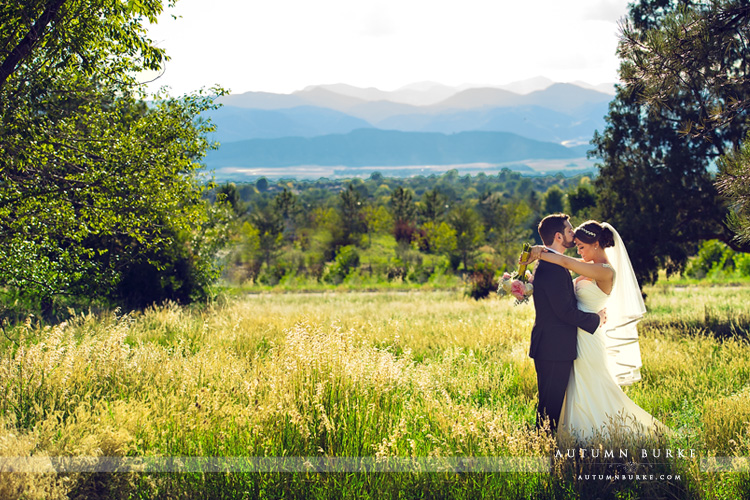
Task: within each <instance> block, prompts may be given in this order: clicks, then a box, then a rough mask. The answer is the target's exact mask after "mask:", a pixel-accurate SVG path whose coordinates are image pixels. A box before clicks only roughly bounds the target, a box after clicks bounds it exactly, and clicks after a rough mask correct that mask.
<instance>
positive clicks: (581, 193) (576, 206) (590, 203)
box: [567, 177, 597, 221]
mask: <svg viewBox="0 0 750 500" xmlns="http://www.w3.org/2000/svg"><path fill="white" fill-rule="evenodd" d="M567 198H568V207H569V208H570V216H571V217H574V218H576V219H578V220H581V221H584V220H588V219H591V218H592V217H593V210H594V208H595V207H596V202H597V196H596V190H595V189H594V186H593V185H592V184H591V181H590V179H589V178H588V177H584V178H583V179H581V182H580V184H578V186H576V187H574V188H573V189H571V190H570V191H568V194H567Z"/></svg>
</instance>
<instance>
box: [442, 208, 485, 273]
mask: <svg viewBox="0 0 750 500" xmlns="http://www.w3.org/2000/svg"><path fill="white" fill-rule="evenodd" d="M447 222H448V225H450V226H451V227H452V228H453V230H454V231H455V232H456V254H457V256H458V257H459V258H460V260H461V262H462V263H463V265H464V269H465V270H467V271H468V270H469V269H470V267H471V264H472V263H473V261H474V258H475V256H476V253H477V251H478V250H479V247H480V246H481V245H482V242H483V241H484V227H483V226H482V220H481V219H480V217H479V214H477V212H476V210H474V208H472V207H470V206H468V205H466V204H461V205H458V206H457V207H455V208H453V210H451V212H450V213H449V214H448V221H447Z"/></svg>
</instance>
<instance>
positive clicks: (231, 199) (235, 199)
mask: <svg viewBox="0 0 750 500" xmlns="http://www.w3.org/2000/svg"><path fill="white" fill-rule="evenodd" d="M216 200H217V201H219V202H223V203H228V204H229V206H231V207H232V211H233V212H234V215H235V216H237V217H239V216H241V215H244V213H245V212H246V211H247V206H246V205H245V203H244V202H243V201H242V198H241V197H240V192H239V190H238V189H237V184H235V183H234V182H226V183H224V184H222V185H221V186H219V187H217V188H216Z"/></svg>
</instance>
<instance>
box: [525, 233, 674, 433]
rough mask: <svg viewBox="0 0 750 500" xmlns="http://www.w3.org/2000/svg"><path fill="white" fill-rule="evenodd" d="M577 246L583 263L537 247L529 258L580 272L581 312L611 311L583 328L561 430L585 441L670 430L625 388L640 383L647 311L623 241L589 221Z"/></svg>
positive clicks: (578, 235) (577, 285)
mask: <svg viewBox="0 0 750 500" xmlns="http://www.w3.org/2000/svg"><path fill="white" fill-rule="evenodd" d="M574 242H575V244H576V247H577V249H578V254H579V255H580V256H581V259H574V258H572V257H568V256H565V255H562V254H559V253H556V252H552V251H549V250H548V249H547V248H546V247H543V246H535V247H532V249H531V255H530V257H529V259H528V260H527V262H533V261H534V260H537V259H541V260H545V261H547V262H550V263H552V264H557V265H560V266H562V267H565V268H566V269H569V270H570V271H573V272H575V273H577V274H579V275H580V276H579V277H578V278H576V280H575V293H576V298H577V299H578V308H579V309H581V310H583V311H587V312H596V311H599V310H601V309H603V308H605V307H606V308H607V317H608V320H607V324H606V325H603V326H601V327H600V328H599V329H598V330H597V331H596V332H595V333H594V334H593V335H591V334H589V333H587V332H584V331H582V330H581V329H580V328H579V329H578V356H577V358H576V359H575V361H574V362H573V373H572V374H571V377H570V379H569V381H568V387H567V390H566V394H565V401H564V402H563V408H562V413H561V416H560V423H559V428H560V430H562V431H563V432H567V433H569V434H571V435H573V436H574V437H576V438H577V439H579V440H581V441H587V440H590V439H591V438H593V437H595V436H597V435H606V434H608V433H610V434H612V435H614V434H621V431H622V430H626V431H631V432H634V433H636V434H643V435H649V434H654V433H657V432H658V433H663V432H668V431H667V430H666V428H665V427H664V425H663V424H661V422H659V421H658V420H656V419H655V418H654V417H652V416H651V415H650V414H649V413H648V412H646V411H645V410H643V409H642V408H641V407H639V406H638V405H636V404H635V403H634V402H633V401H632V400H631V399H630V398H628V396H627V395H626V394H625V393H624V392H623V391H622V389H621V388H620V385H627V384H630V383H633V382H634V381H636V380H639V379H640V366H641V359H640V351H639V349H638V344H637V340H638V337H637V335H638V332H637V330H636V328H635V325H636V323H637V321H638V320H639V319H640V318H641V317H642V316H643V314H644V313H645V311H646V308H645V305H644V303H643V298H642V297H641V293H640V288H639V287H638V282H637V280H636V278H635V274H634V273H633V268H632V265H631V264H630V258H629V257H628V253H627V250H626V249H625V246H624V245H623V242H622V239H621V238H620V235H619V234H618V233H617V231H616V230H615V229H614V228H613V227H612V226H610V225H609V224H607V223H604V224H600V223H598V222H596V221H588V222H585V223H583V224H581V225H580V226H579V227H578V228H576V230H575V234H574ZM615 429H617V431H616V432H613V431H615Z"/></svg>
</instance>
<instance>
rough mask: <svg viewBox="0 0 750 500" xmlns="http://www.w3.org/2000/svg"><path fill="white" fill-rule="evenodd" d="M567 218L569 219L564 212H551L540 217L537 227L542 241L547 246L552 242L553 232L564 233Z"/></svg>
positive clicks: (553, 239)
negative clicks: (542, 217)
mask: <svg viewBox="0 0 750 500" xmlns="http://www.w3.org/2000/svg"><path fill="white" fill-rule="evenodd" d="M568 219H570V216H569V215H566V214H552V215H548V216H547V217H545V218H544V219H542V222H540V223H539V227H538V228H537V231H539V237H540V238H542V242H544V244H545V245H547V246H549V245H551V244H552V243H554V241H555V234H557V233H560V234H565V221H566V220H568Z"/></svg>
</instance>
